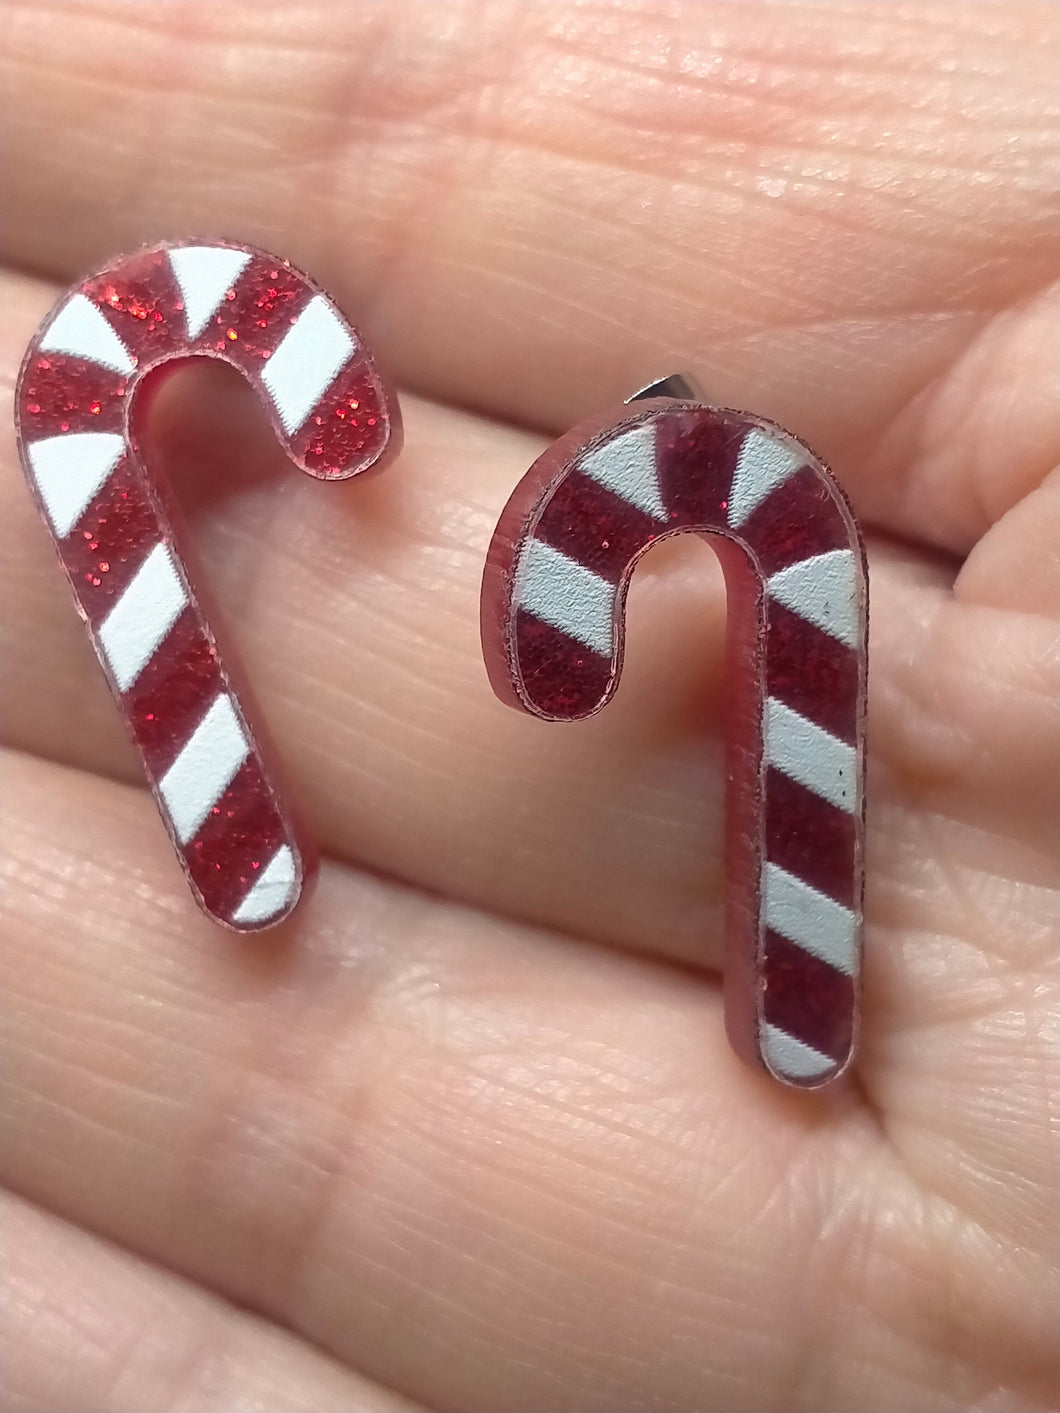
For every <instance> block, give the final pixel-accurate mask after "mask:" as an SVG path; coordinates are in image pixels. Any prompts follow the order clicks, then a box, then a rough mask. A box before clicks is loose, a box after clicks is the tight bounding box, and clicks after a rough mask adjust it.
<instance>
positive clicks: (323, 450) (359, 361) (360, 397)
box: [291, 356, 388, 477]
mask: <svg viewBox="0 0 1060 1413" xmlns="http://www.w3.org/2000/svg"><path fill="white" fill-rule="evenodd" d="M387 430H388V418H387V411H386V406H385V402H384V399H383V394H382V390H381V388H380V386H379V381H378V379H377V378H376V377H375V376H374V375H373V374H372V373H371V371H370V370H369V367H368V361H367V359H366V358H365V357H363V356H361V357H357V356H355V357H354V359H353V360H352V361H351V362H350V363H349V364H347V366H346V367H345V368H344V369H343V370H342V372H341V373H340V374H339V375H338V377H337V378H336V379H335V381H334V382H333V383H332V384H331V386H330V387H329V388H328V389H327V391H326V392H325V394H324V396H323V397H322V398H321V399H320V401H319V402H318V403H317V405H316V407H315V408H314V409H313V412H312V415H311V416H310V417H309V419H308V420H307V421H306V423H305V425H304V426H303V427H301V428H300V429H299V431H298V433H297V435H296V436H295V437H294V438H293V440H292V442H291V450H292V451H293V452H294V454H295V456H297V457H300V458H301V459H302V460H304V462H305V465H306V466H307V467H308V469H309V470H310V471H311V472H312V474H313V475H314V476H325V477H326V476H340V475H342V473H343V472H344V471H345V470H346V469H347V467H349V466H353V465H356V464H357V463H359V462H363V461H368V460H371V459H372V458H373V457H374V456H376V455H377V454H378V453H379V451H381V449H382V445H383V442H384V441H385V439H386V436H387Z"/></svg>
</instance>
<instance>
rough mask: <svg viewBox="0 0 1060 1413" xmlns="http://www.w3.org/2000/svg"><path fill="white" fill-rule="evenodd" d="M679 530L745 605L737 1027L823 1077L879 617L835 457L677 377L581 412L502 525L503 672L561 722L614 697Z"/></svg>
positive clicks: (490, 642)
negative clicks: (870, 625) (636, 619)
mask: <svg viewBox="0 0 1060 1413" xmlns="http://www.w3.org/2000/svg"><path fill="white" fill-rule="evenodd" d="M682 531H693V532H695V533H697V534H701V535H704V536H706V537H708V539H709V541H710V543H711V545H712V547H713V548H714V550H715V551H716V552H717V554H718V557H719V559H720V561H721V564H722V568H723V570H724V575H725V584H726V593H727V604H728V607H727V660H728V681H727V694H728V701H727V706H728V710H727V718H728V726H727V759H728V790H727V800H726V815H727V829H726V895H727V896H726V963H725V1018H726V1027H727V1030H728V1033H729V1037H730V1040H731V1043H732V1045H733V1047H734V1049H735V1050H736V1051H737V1053H738V1054H739V1055H741V1056H742V1057H743V1058H744V1059H746V1060H748V1061H750V1062H751V1063H752V1064H755V1065H758V1066H761V1067H764V1068H765V1069H766V1070H767V1071H768V1072H769V1073H770V1074H771V1075H773V1076H774V1077H775V1078H776V1079H778V1080H781V1081H782V1082H784V1083H787V1084H791V1085H796V1086H800V1087H810V1088H813V1087H818V1086H820V1085H823V1084H826V1083H828V1082H829V1081H831V1080H833V1079H835V1078H836V1077H837V1076H838V1075H839V1074H840V1073H841V1072H842V1071H843V1070H844V1068H845V1067H846V1066H847V1064H848V1063H849V1061H850V1059H851V1057H852V1055H853V1051H854V1045H855V1040H856V1032H857V1016H858V1003H859V995H858V974H859V965H860V954H861V931H862V850H863V811H864V790H863V775H864V740H865V728H864V717H865V678H866V668H867V655H866V635H867V620H868V597H867V583H866V568H865V558H864V551H863V547H862V541H861V535H860V532H859V530H858V526H857V523H856V521H855V519H854V516H853V513H852V512H851V509H850V506H849V505H848V503H847V501H846V498H845V497H844V495H843V494H842V492H841V491H840V490H839V488H838V486H837V485H836V483H835V481H834V480H833V479H832V477H831V475H830V474H829V472H828V471H827V470H826V469H825V467H824V466H823V464H822V463H821V462H820V461H819V460H818V458H817V457H815V456H814V455H813V453H812V452H810V451H809V450H808V449H807V448H806V447H805V446H803V445H802V444H801V443H800V442H799V441H798V440H796V438H795V437H793V436H791V435H790V434H789V433H788V432H785V431H783V430H782V429H781V428H780V427H777V426H775V425H774V424H773V423H771V422H768V421H766V420H765V419H763V418H760V417H755V416H753V415H751V414H749V413H745V412H735V411H729V410H724V409H719V408H716V407H711V406H708V405H706V404H705V403H703V402H702V401H701V400H699V399H698V398H697V397H696V394H695V390H694V388H693V387H692V386H691V384H690V383H689V382H688V381H687V380H686V379H683V378H679V377H675V378H669V379H664V380H663V381H662V382H659V383H655V384H652V385H651V386H650V387H648V388H645V389H644V390H643V392H641V393H638V394H636V395H635V397H634V398H631V399H630V402H629V403H627V404H626V405H625V406H624V407H622V408H621V409H618V410H617V411H615V410H613V411H612V412H610V413H608V414H605V415H603V416H601V417H597V418H594V419H592V420H590V421H588V422H585V423H582V424H581V425H580V426H578V427H576V428H575V429H574V430H573V431H571V432H570V433H568V434H567V435H566V436H564V437H561V438H560V440H559V441H557V442H555V443H554V444H553V445H552V446H550V447H549V448H548V450H547V451H546V452H545V453H544V455H543V456H541V457H540V458H539V460H538V461H537V462H536V463H535V464H534V466H533V467H532V468H531V469H530V471H529V472H528V473H527V475H526V476H525V477H524V478H523V480H522V481H521V482H520V484H519V485H518V487H517V488H516V490H515V493H514V494H513V495H512V497H511V500H510V501H509V503H508V505H507V507H506V508H505V510H504V512H503V514H502V516H501V519H500V522H499V524H498V526H497V530H496V532H495V534H494V537H493V541H492V544H491V546H490V550H489V556H488V561H487V565H486V570H485V576H484V579H483V586H482V646H483V652H484V655H485V661H486V666H487V670H488V672H489V677H490V681H491V683H492V685H493V688H494V690H495V691H496V693H497V695H498V696H499V697H500V698H501V699H502V700H504V701H506V702H508V703H509V704H511V705H513V706H517V707H519V708H521V709H522V710H524V711H527V712H530V713H531V714H533V715H534V716H538V717H541V718H543V719H544V720H546V721H574V720H580V719H582V718H583V717H586V716H590V715H591V714H593V713H594V712H596V711H598V710H599V709H600V708H601V707H603V706H604V705H605V704H606V703H607V702H608V701H609V700H610V698H611V696H612V694H613V692H614V690H615V687H616V685H617V682H618V677H619V672H620V670H621V663H622V648H623V609H624V602H625V596H626V591H627V588H628V585H629V579H630V575H631V573H632V571H633V567H634V565H635V564H636V562H637V560H638V559H639V558H640V556H641V555H642V554H643V553H644V552H645V551H646V550H647V549H648V548H649V547H650V546H651V545H653V544H655V543H657V542H658V541H659V540H661V539H664V538H666V537H667V536H669V535H673V534H677V533H679V532H682Z"/></svg>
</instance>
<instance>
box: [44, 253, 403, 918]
mask: <svg viewBox="0 0 1060 1413" xmlns="http://www.w3.org/2000/svg"><path fill="white" fill-rule="evenodd" d="M198 356H203V357H207V358H220V359H223V360H224V361H225V362H226V363H231V364H232V365H233V366H234V367H236V368H238V369H239V370H240V372H242V373H244V374H245V375H246V377H247V378H248V379H249V381H250V383H251V384H252V386H253V387H254V388H255V389H256V390H257V392H258V394H259V396H260V397H261V400H262V401H263V402H264V404H265V407H266V409H267V412H268V415H269V418H270V421H271V422H272V425H273V427H274V429H275V431H276V435H277V436H278V437H279V439H280V442H281V444H282V445H283V447H284V449H285V450H286V452H287V453H288V455H289V456H290V458H291V459H292V460H293V461H294V462H295V464H296V465H297V466H298V467H300V468H301V470H303V471H307V472H308V473H309V474H310V475H311V476H316V477H318V478H319V479H321V480H341V479H344V478H346V477H349V476H354V475H356V474H357V473H358V472H361V471H366V470H368V468H369V467H373V466H378V465H380V464H381V463H382V461H383V460H384V459H385V458H386V457H388V456H389V455H391V454H392V453H393V452H395V451H396V450H397V447H398V446H399V445H400V440H401V428H400V421H399V418H398V414H397V409H396V405H395V403H394V402H393V401H392V400H391V398H390V396H389V395H388V393H387V391H386V389H385V388H384V386H383V384H382V382H381V381H380V378H379V375H378V374H377V373H376V371H375V368H374V366H373V364H372V360H371V358H370V356H369V354H368V352H367V350H366V348H365V346H364V344H363V343H362V342H361V340H360V339H359V338H358V336H357V334H356V333H355V331H354V330H353V329H352V328H351V327H350V326H349V324H347V322H346V321H345V319H343V317H342V315H341V314H340V313H339V312H338V310H337V309H336V308H335V306H334V305H333V304H332V302H331V301H330V300H329V299H328V298H327V296H326V295H324V294H322V293H321V292H320V290H318V289H317V288H316V286H315V285H314V284H313V283H312V281H310V280H309V279H307V278H306V276H305V275H303V274H300V273H299V272H298V271H297V270H295V269H292V267H291V266H290V265H289V264H288V263H287V262H286V261H284V260H277V259H276V258H275V257H274V256H272V255H268V254H266V253H264V252H263V251H258V250H252V249H250V248H249V247H247V246H241V245H227V244H223V243H214V244H183V243H176V244H164V245H160V246H156V247H155V248H153V249H150V250H143V251H140V252H138V253H137V254H135V255H132V256H130V257H129V258H127V259H122V260H119V261H118V262H117V263H116V264H114V265H111V266H109V267H108V268H107V269H105V270H102V271H101V272H100V273H99V274H97V275H93V276H92V277H91V278H90V279H87V280H85V281H84V282H83V283H81V284H79V285H76V286H75V287H74V288H73V289H71V290H69V291H67V293H66V294H65V295H64V296H63V298H62V299H61V300H60V302H59V303H58V304H57V305H56V307H55V308H54V309H53V310H52V312H51V314H50V315H49V316H48V319H47V321H46V322H45V324H44V326H43V328H42V329H41V330H40V332H39V333H38V334H37V336H36V337H35V338H34V340H33V342H32V343H31V344H30V347H29V350H28V352H27V354H26V359H25V362H24V364H23V366H22V372H21V374H20V377H19V384H18V392H17V399H16V401H17V414H16V415H17V419H18V431H19V444H20V452H21V456H22V462H23V466H24V467H25V471H26V476H27V478H28V480H29V483H30V486H31V488H32V490H33V493H34V495H35V497H36V500H37V503H38V505H39V507H40V510H41V513H42V515H43V517H44V519H45V521H46V523H47V525H48V527H49V529H50V530H51V532H52V536H53V537H54V540H55V544H56V547H57V549H58V551H59V556H60V558H61V560H62V563H63V567H64V568H65V570H66V573H67V575H68V577H69V580H70V584H71V586H72V588H73V591H74V596H75V598H76V600H77V606H78V609H79V611H80V613H81V616H82V618H83V619H84V621H85V626H86V627H87V629H88V632H89V635H90V637H91V639H92V642H93V645H94V647H95V649H96V653H97V654H98V656H99V660H100V663H101V664H102V666H103V670H104V671H105V673H106V675H107V678H108V680H109V681H110V684H111V687H112V689H113V691H114V695H115V698H116V700H117V703H118V707H119V709H120V711H121V714H122V716H123V717H124V718H125V721H126V722H127V724H128V726H129V727H130V729H131V731H132V735H133V738H134V740H135V742H136V744H137V746H138V747H139V750H140V754H141V756H142V757H143V762H144V767H145V769H146V772H147V777H148V779H149V781H150V783H151V788H152V790H153V791H154V795H155V799H156V801H157V803H158V808H159V810H160V811H161V813H162V817H163V819H164V820H165V823H166V827H167V828H168V830H169V833H170V835H171V837H172V839H173V844H174V847H175V848H176V850H177V853H178V856H179V857H180V859H181V862H182V864H183V867H184V870H185V873H186V874H187V877H188V882H189V883H190V885H191V889H192V892H193V893H194V894H195V897H196V899H197V900H198V902H199V903H200V904H201V906H202V908H203V909H204V911H205V912H206V913H207V914H209V916H211V917H212V918H214V919H216V920H217V921H218V922H220V923H223V924H224V925H225V926H226V927H231V928H234V929H236V930H237V931H241V932H253V931H256V930H258V929H259V928H263V927H269V926H270V925H272V924H273V923H275V922H278V921H280V919H281V918H283V917H285V916H286V915H287V914H288V913H289V912H290V911H291V909H292V908H293V907H294V906H295V904H296V903H297V902H298V899H299V896H300V894H301V892H302V889H303V885H304V884H305V882H306V880H307V878H308V876H309V875H310V873H311V872H312V870H313V868H314V858H313V850H312V847H311V845H310V844H309V842H308V841H307V840H306V839H305V838H304V837H303V835H302V832H301V830H300V828H299V826H298V824H297V822H296V819H295V816H294V814H293V813H292V810H291V807H290V806H289V804H288V803H287V802H286V801H285V800H284V799H283V798H282V797H281V795H280V793H279V791H278V789H277V786H276V783H275V780H274V778H271V776H272V772H270V769H269V768H268V767H267V764H266V761H265V759H264V748H263V737H262V733H261V732H260V731H259V730H256V729H255V727H254V725H253V724H252V723H253V712H252V710H251V703H250V702H249V701H248V697H247V694H246V692H245V691H239V692H237V690H236V688H235V686H234V685H233V682H232V677H231V675H230V671H229V668H228V667H226V665H225V664H224V663H223V662H222V661H221V658H220V656H219V654H218V649H217V644H216V641H215V638H214V633H213V631H212V629H211V627H210V624H209V622H208V621H207V618H206V614H205V613H204V611H203V607H202V603H201V599H200V595H199V593H198V592H197V591H196V588H195V586H194V584H193V582H192V580H191V577H190V576H189V573H188V570H187V568H186V566H185V564H184V562H183V559H182V556H181V544H180V541H181V539H182V535H183V532H182V531H180V530H179V525H178V524H177V522H176V521H175V517H174V511H173V509H172V507H171V505H170V499H169V494H168V490H167V488H166V487H165V486H164V485H163V484H162V483H161V480H160V477H159V476H158V474H157V473H156V472H155V471H153V470H152V469H151V468H150V467H148V466H147V465H146V464H145V462H144V459H143V456H142V454H141V450H140V446H139V443H138V440H137V435H136V430H135V424H134V422H133V421H132V413H133V411H134V406H135V404H136V401H137V399H136V392H137V389H138V388H139V387H140V385H141V383H142V382H143V380H144V377H145V375H146V374H148V373H150V372H151V370H152V369H155V368H158V367H159V365H160V364H163V363H167V364H172V363H174V362H175V361H176V360H180V359H186V358H189V357H198Z"/></svg>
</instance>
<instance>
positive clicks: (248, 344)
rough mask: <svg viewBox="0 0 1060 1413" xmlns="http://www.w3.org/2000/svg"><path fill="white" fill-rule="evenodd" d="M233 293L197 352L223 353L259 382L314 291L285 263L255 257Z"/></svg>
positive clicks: (199, 342) (203, 335)
mask: <svg viewBox="0 0 1060 1413" xmlns="http://www.w3.org/2000/svg"><path fill="white" fill-rule="evenodd" d="M229 293H230V295H231V298H228V297H226V298H225V299H223V300H222V301H221V305H220V308H219V309H218V310H217V313H216V314H215V315H214V316H213V318H212V319H211V320H210V322H209V323H208V324H207V325H206V328H205V329H204V330H203V332H202V333H201V334H200V335H199V337H198V338H197V339H196V340H195V343H194V344H193V345H192V347H193V348H196V349H206V348H209V349H212V350H213V351H214V352H215V353H220V354H223V355H224V356H225V357H226V358H229V359H231V361H232V362H233V363H235V364H236V366H237V367H240V368H242V369H243V370H244V371H245V372H247V373H250V374H252V375H253V376H255V377H257V376H258V374H259V373H260V372H261V365H262V364H263V363H264V362H265V360H266V359H267V358H269V357H270V356H271V355H272V354H273V353H274V352H275V351H276V348H277V347H278V345H279V343H280V340H281V339H282V338H283V336H284V335H285V334H286V333H287V332H288V331H289V330H290V327H291V325H292V324H293V323H294V322H295V320H296V319H297V318H298V315H299V314H300V313H301V312H302V310H303V309H304V308H305V306H306V305H307V304H308V303H309V301H310V299H312V297H313V291H312V290H311V289H310V288H309V286H308V285H307V284H306V282H305V280H304V279H303V278H302V276H301V275H298V274H295V272H294V271H293V270H292V269H291V268H290V266H288V265H285V264H284V263H283V261H282V260H269V259H267V258H265V257H263V256H260V255H255V256H254V257H253V258H252V259H251V260H250V262H249V264H248V265H247V266H246V267H245V269H244V270H243V273H242V274H241V275H240V276H239V279H238V280H237V281H236V285H235V288H234V289H233V290H231V291H230V292H229Z"/></svg>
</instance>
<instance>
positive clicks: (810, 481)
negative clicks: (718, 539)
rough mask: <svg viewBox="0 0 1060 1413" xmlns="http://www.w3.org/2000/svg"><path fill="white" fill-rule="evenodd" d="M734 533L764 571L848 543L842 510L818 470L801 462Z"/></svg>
mask: <svg viewBox="0 0 1060 1413" xmlns="http://www.w3.org/2000/svg"><path fill="white" fill-rule="evenodd" d="M739 534H740V536H741V538H742V539H744V540H745V541H746V543H747V544H748V546H749V547H750V549H751V550H752V552H753V553H754V554H755V555H756V556H757V558H758V561H759V563H760V564H761V566H762V570H763V573H764V574H765V575H766V576H767V577H768V576H769V575H770V574H775V573H776V572H777V571H778V570H780V569H786V568H787V567H788V566H789V565H791V564H797V563H798V562H799V561H800V560H803V559H808V558H809V557H810V556H811V555H814V554H825V553H826V552H827V551H828V550H834V549H851V548H854V537H853V534H852V531H851V526H850V522H849V520H848V519H847V514H846V512H845V510H844V509H843V507H842V506H841V505H840V503H839V501H838V499H837V498H836V496H835V495H834V494H833V493H832V490H831V488H830V486H829V483H828V481H827V480H826V479H825V476H824V474H823V473H822V472H820V471H817V470H815V469H814V468H813V467H812V466H804V467H803V468H802V470H801V471H797V472H796V473H795V475H794V476H791V477H789V478H788V480H786V481H785V482H783V484H782V485H780V486H778V487H777V489H776V490H775V491H773V492H772V493H771V494H770V495H768V496H766V498H765V500H764V501H762V503H761V504H760V505H758V506H757V507H756V508H755V509H754V510H753V511H752V512H751V514H750V515H749V516H748V518H747V520H746V521H745V522H744V524H743V525H741V527H740V530H739Z"/></svg>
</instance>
